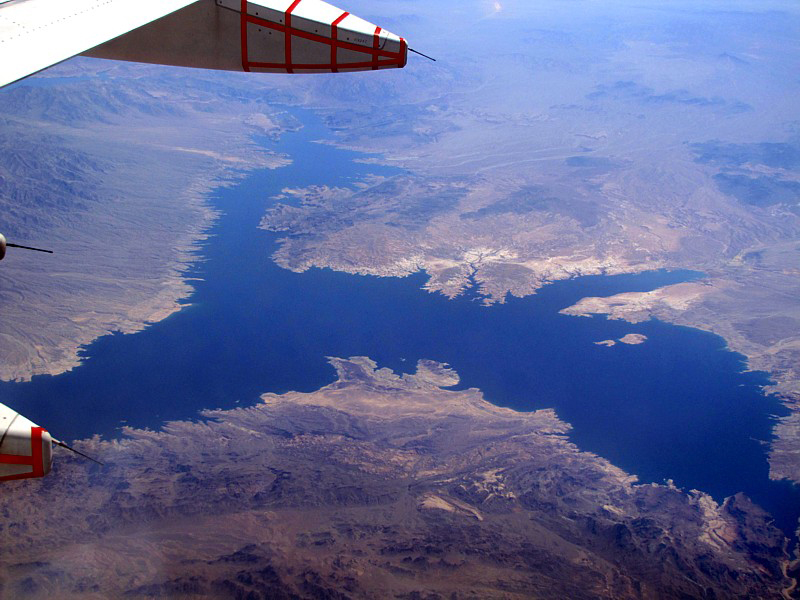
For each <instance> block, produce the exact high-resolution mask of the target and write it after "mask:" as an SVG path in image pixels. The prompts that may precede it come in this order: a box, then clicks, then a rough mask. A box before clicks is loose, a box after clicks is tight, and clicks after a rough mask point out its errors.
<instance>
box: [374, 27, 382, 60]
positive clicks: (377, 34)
mask: <svg viewBox="0 0 800 600" xmlns="http://www.w3.org/2000/svg"><path fill="white" fill-rule="evenodd" d="M380 47H381V28H380V27H378V26H376V27H375V33H374V34H373V36H372V49H373V50H375V52H373V53H372V70H373V71H375V70H377V68H378V64H379V63H378V52H377V51H378V50H380Z"/></svg>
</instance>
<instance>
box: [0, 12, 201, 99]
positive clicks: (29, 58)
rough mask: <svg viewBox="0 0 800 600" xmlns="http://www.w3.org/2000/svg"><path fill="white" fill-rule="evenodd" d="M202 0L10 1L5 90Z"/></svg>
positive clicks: (1, 55) (5, 15)
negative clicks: (14, 83) (12, 84)
mask: <svg viewBox="0 0 800 600" xmlns="http://www.w3.org/2000/svg"><path fill="white" fill-rule="evenodd" d="M195 1H196V0H9V1H7V2H3V3H2V4H0V86H4V85H7V84H9V83H13V82H14V81H17V80H18V79H22V78H23V77H27V76H28V75H31V74H33V73H36V72H37V71H41V70H42V69H46V68H47V67H49V66H51V65H54V64H56V63H58V62H61V61H63V60H66V59H68V58H70V57H72V56H75V55H76V54H80V53H81V52H84V51H86V50H89V49H90V48H94V47H95V46H97V45H99V44H102V43H103V42H106V41H108V40H111V39H114V38H116V37H118V36H121V35H123V34H125V33H128V32H129V31H132V30H134V29H136V28H138V27H141V26H142V25H146V24H147V23H150V22H152V21H155V20H157V19H160V18H161V17H163V16H165V15H168V14H170V13H172V12H174V11H176V10H178V9H180V8H183V7H185V6H188V5H190V4H192V3H194V2H195Z"/></svg>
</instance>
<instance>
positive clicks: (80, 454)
mask: <svg viewBox="0 0 800 600" xmlns="http://www.w3.org/2000/svg"><path fill="white" fill-rule="evenodd" d="M53 443H54V444H55V445H56V446H61V447H62V448H65V449H67V450H69V451H70V452H74V453H75V454H77V455H78V456H82V457H83V458H88V459H89V460H90V461H92V462H95V463H97V464H98V465H100V466H104V465H103V463H101V462H100V461H99V460H95V459H94V458H92V457H91V456H89V455H87V454H84V453H83V452H81V451H79V450H75V448H72V447H70V446H67V445H66V444H65V443H64V442H60V441H58V440H55V439H54V440H53Z"/></svg>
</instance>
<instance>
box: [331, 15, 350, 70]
mask: <svg viewBox="0 0 800 600" xmlns="http://www.w3.org/2000/svg"><path fill="white" fill-rule="evenodd" d="M349 14H350V13H349V12H347V11H344V12H343V13H342V14H340V15H339V16H338V17H336V20H335V21H334V22H333V23H331V65H332V66H331V71H333V72H334V73H338V72H339V65H338V64H337V63H338V62H339V57H338V54H337V53H338V52H339V48H338V47H337V46H336V41H337V40H338V39H339V23H341V22H342V21H344V20H345V19H346V18H347V15H349Z"/></svg>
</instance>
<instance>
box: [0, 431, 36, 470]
mask: <svg viewBox="0 0 800 600" xmlns="http://www.w3.org/2000/svg"><path fill="white" fill-rule="evenodd" d="M42 433H44V428H43V427H31V455H30V456H20V455H19V454H0V463H2V464H4V465H27V466H30V467H31V472H30V473H19V474H18V475H6V476H5V477H0V481H10V480H12V479H30V478H32V477H43V476H44V464H43V463H42Z"/></svg>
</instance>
